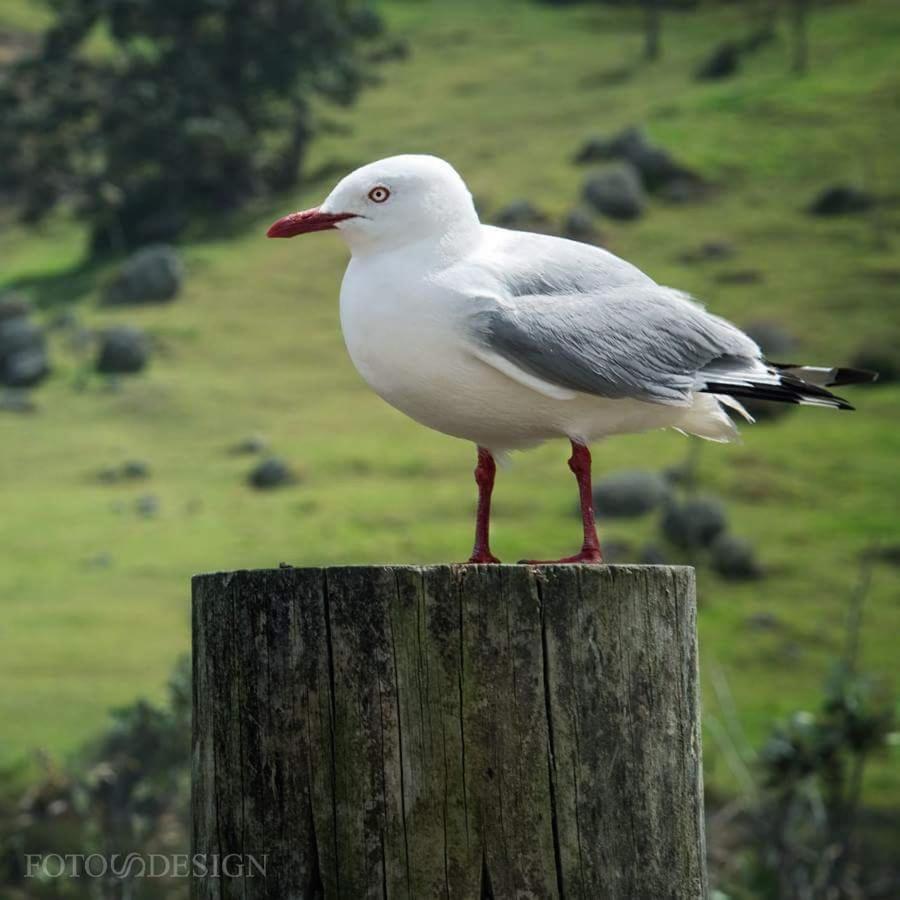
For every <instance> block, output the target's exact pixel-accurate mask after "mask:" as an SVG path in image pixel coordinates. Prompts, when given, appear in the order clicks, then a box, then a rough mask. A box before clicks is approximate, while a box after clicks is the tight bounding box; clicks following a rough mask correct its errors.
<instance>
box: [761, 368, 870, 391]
mask: <svg viewBox="0 0 900 900" xmlns="http://www.w3.org/2000/svg"><path fill="white" fill-rule="evenodd" d="M769 365H771V366H772V368H773V369H777V370H778V371H779V372H787V373H788V374H790V375H795V376H796V377H797V378H799V379H800V380H801V381H804V382H806V383H807V384H816V385H818V386H819V387H840V385H842V384H870V383H871V382H873V381H878V373H877V372H872V371H870V370H869V369H848V368H845V367H835V368H832V369H829V368H828V367H827V366H797V365H794V363H769Z"/></svg>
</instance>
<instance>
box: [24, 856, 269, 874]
mask: <svg viewBox="0 0 900 900" xmlns="http://www.w3.org/2000/svg"><path fill="white" fill-rule="evenodd" d="M267 860H268V855H267V854H253V853H226V854H224V855H220V854H218V853H194V854H189V853H112V854H109V855H107V854H103V853H29V854H26V856H25V877H26V878H37V879H40V880H49V879H54V878H118V879H121V880H123V881H125V880H129V879H133V878H190V877H194V878H265V877H266V862H267Z"/></svg>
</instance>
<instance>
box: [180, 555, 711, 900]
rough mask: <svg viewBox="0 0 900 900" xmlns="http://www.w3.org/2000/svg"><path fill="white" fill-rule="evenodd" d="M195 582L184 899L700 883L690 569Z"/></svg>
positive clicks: (699, 891)
mask: <svg viewBox="0 0 900 900" xmlns="http://www.w3.org/2000/svg"><path fill="white" fill-rule="evenodd" d="M193 588H194V611H193V617H194V618H193V640H194V663H193V664H194V737H193V797H192V806H193V850H192V852H193V853H194V854H195V855H196V854H201V855H202V856H199V857H196V858H195V865H194V873H195V878H194V882H193V897H194V898H212V897H217V898H219V897H222V898H227V897H241V898H259V897H266V898H273V900H287V898H348V900H359V898H369V897H371V898H375V897H377V898H383V897H402V898H409V900H426V898H431V897H435V898H437V897H441V898H463V900H465V898H478V897H481V898H485V897H497V898H516V897H523V898H524V897H535V898H550V897H553V898H560V900H562V898H584V900H595V898H603V900H619V898H621V900H634V898H639V897H647V898H650V897H653V898H692V900H693V898H702V897H705V895H706V872H705V861H704V834H703V797H702V773H701V753H700V724H699V701H698V686H697V645H696V629H695V613H696V602H695V594H694V577H693V571H692V570H691V569H687V568H683V567H663V566H543V567H527V566H477V567H457V566H436V567H427V568H418V567H409V566H402V567H359V568H332V569H292V568H283V569H277V570H268V571H256V572H248V571H242V572H233V573H221V574H213V575H202V576H197V577H196V578H195V579H194V584H193ZM229 854H233V855H234V857H233V860H232V863H231V866H230V870H231V872H232V873H233V874H232V875H231V876H230V877H225V876H224V875H223V872H224V870H225V866H224V865H222V862H223V861H225V860H226V858H227V857H228V855H229ZM196 859H202V860H203V861H204V864H205V865H206V866H207V874H206V875H205V876H203V875H202V873H198V870H197V864H196ZM217 861H218V862H217ZM216 868H217V869H218V871H217V872H216V874H218V875H219V876H220V877H213V872H214V870H215V869H216ZM235 873H236V874H235ZM201 876H202V877H201Z"/></svg>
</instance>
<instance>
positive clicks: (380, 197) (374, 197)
mask: <svg viewBox="0 0 900 900" xmlns="http://www.w3.org/2000/svg"><path fill="white" fill-rule="evenodd" d="M390 196H391V192H390V191H389V190H388V189H387V188H386V187H382V186H381V185H378V187H373V188H372V190H371V191H369V199H370V200H371V201H372V202H373V203H384V201H385V200H387V198H388V197H390Z"/></svg>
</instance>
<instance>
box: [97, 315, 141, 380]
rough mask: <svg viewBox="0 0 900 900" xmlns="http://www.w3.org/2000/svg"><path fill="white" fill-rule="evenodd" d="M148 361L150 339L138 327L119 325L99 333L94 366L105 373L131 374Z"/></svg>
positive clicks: (138, 370)
mask: <svg viewBox="0 0 900 900" xmlns="http://www.w3.org/2000/svg"><path fill="white" fill-rule="evenodd" d="M149 361H150V341H149V339H148V338H147V335H146V334H145V333H144V332H143V331H141V330H140V329H139V328H132V327H130V326H127V325H120V326H117V327H115V328H108V329H107V330H106V331H103V332H101V334H100V345H99V348H98V350H97V359H96V362H95V364H94V367H95V368H96V370H97V371H98V372H102V373H104V374H106V375H115V374H133V373H135V372H140V371H142V370H143V369H144V368H145V367H146V366H147V363H148V362H149Z"/></svg>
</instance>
